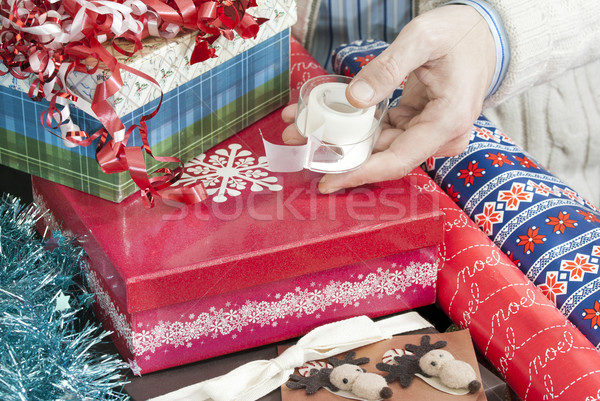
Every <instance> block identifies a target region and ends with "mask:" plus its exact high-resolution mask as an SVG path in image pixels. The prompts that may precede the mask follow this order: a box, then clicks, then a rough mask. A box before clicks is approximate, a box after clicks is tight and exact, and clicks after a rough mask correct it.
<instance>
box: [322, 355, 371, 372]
mask: <svg viewBox="0 0 600 401" xmlns="http://www.w3.org/2000/svg"><path fill="white" fill-rule="evenodd" d="M355 355H356V352H354V351H350V352H348V353H347V354H346V355H345V356H344V359H337V358H329V363H330V364H331V365H332V366H333V367H334V368H335V367H336V366H340V365H344V364H346V363H348V364H350V365H364V364H365V363H369V358H366V357H363V358H358V359H354V356H355Z"/></svg>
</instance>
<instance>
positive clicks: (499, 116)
mask: <svg viewBox="0 0 600 401" xmlns="http://www.w3.org/2000/svg"><path fill="white" fill-rule="evenodd" d="M486 1H487V2H488V3H489V4H491V5H492V6H493V7H494V8H495V9H496V10H497V11H498V13H499V14H500V16H501V17H502V20H503V23H504V27H505V29H506V32H507V35H508V40H509V44H510V51H511V60H510V64H509V66H508V70H507V74H506V77H505V78H504V80H503V82H502V85H501V86H500V88H499V89H498V91H497V92H496V93H495V94H494V95H493V96H491V97H490V98H489V99H488V100H487V101H486V102H485V104H484V107H485V108H486V110H485V111H484V114H485V115H486V116H487V117H488V118H490V119H491V120H492V121H493V122H495V123H496V124H497V125H498V126H500V127H501V128H502V129H503V130H504V131H505V132H506V133H507V134H508V135H509V136H510V137H512V138H513V139H514V140H515V141H516V142H517V143H519V144H520V145H521V146H523V147H524V148H525V149H526V150H527V151H528V152H530V153H531V154H532V155H533V156H534V157H535V158H536V159H537V160H538V161H539V162H540V163H541V164H542V165H544V166H546V167H547V168H548V169H549V170H550V171H551V172H552V173H554V174H555V175H557V176H558V177H560V178H561V179H562V180H563V181H565V183H567V184H568V185H570V186H571V187H573V189H575V190H577V191H578V192H579V193H580V194H581V195H583V196H584V197H586V198H588V199H589V200H590V201H592V202H594V203H595V204H596V205H600V1H598V0H486ZM444 2H445V0H420V1H419V0H416V1H415V2H414V9H415V10H416V14H417V15H418V14H421V13H423V12H425V11H427V10H430V9H432V8H434V7H437V6H439V5H440V4H443V3H444Z"/></svg>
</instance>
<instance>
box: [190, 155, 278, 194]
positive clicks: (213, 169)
mask: <svg viewBox="0 0 600 401" xmlns="http://www.w3.org/2000/svg"><path fill="white" fill-rule="evenodd" d="M228 148H229V150H227V149H223V148H221V149H217V150H216V151H215V154H213V155H211V156H209V157H208V160H206V154H201V155H200V156H198V157H197V158H194V159H193V160H191V161H190V162H189V163H188V164H187V165H186V169H185V171H184V173H183V175H182V177H181V180H180V182H181V184H182V185H184V186H187V185H193V184H195V183H196V182H198V180H202V182H203V184H204V187H205V188H206V193H207V194H208V195H213V197H212V200H213V201H215V202H218V203H223V202H225V201H227V199H228V196H240V195H241V194H242V191H244V190H246V189H247V188H248V187H249V188H250V190H251V191H252V192H260V191H262V190H263V189H265V188H266V189H269V190H271V191H274V192H276V191H281V190H282V189H283V187H282V186H281V185H279V184H277V177H274V176H271V175H269V174H270V171H269V168H268V166H269V165H268V162H267V158H266V157H264V156H260V157H258V160H257V158H256V157H255V156H254V155H253V154H252V152H250V151H249V150H245V149H242V145H239V144H237V143H232V144H230V145H229V146H228Z"/></svg>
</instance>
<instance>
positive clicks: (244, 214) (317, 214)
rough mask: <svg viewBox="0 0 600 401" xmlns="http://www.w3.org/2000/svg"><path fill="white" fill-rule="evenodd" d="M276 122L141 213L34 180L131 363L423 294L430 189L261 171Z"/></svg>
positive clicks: (290, 333) (142, 368) (432, 233)
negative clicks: (196, 187)
mask: <svg viewBox="0 0 600 401" xmlns="http://www.w3.org/2000/svg"><path fill="white" fill-rule="evenodd" d="M283 127H284V125H283V123H282V122H281V119H280V116H279V113H273V114H271V115H269V116H268V117H267V118H265V119H263V120H261V121H260V122H259V123H257V125H254V126H251V127H250V128H248V129H246V130H244V131H243V132H241V133H240V134H239V135H236V136H235V137H233V138H230V139H228V140H227V141H225V142H224V143H222V144H221V145H219V146H218V147H217V148H215V149H212V150H211V151H210V152H208V153H206V154H203V155H201V156H199V157H197V158H195V159H193V160H192V161H190V163H188V164H187V167H186V170H185V173H184V177H183V178H182V180H181V182H180V184H179V185H190V184H193V183H195V182H196V181H197V180H202V181H203V182H204V184H205V186H206V188H207V191H208V192H209V194H211V197H210V198H209V200H207V201H206V202H204V203H202V204H197V205H193V206H185V205H181V204H174V203H171V202H169V203H165V201H158V202H157V203H158V204H157V205H156V206H155V207H154V208H153V209H150V210H147V209H144V208H143V207H142V205H141V204H140V202H141V199H140V198H137V197H132V198H129V199H126V200H125V201H124V202H122V203H121V204H115V203H111V202H107V201H105V200H102V199H100V198H97V197H94V196H90V195H87V194H84V193H82V192H79V191H76V190H73V189H70V188H67V187H65V186H62V185H59V184H56V183H52V182H50V181H47V180H43V179H39V178H34V180H33V189H34V196H35V199H36V201H37V203H38V204H39V205H41V207H42V208H44V209H46V210H49V211H50V214H48V215H47V216H54V219H55V220H54V222H52V221H48V219H47V221H46V225H47V226H49V227H56V226H59V225H60V226H62V228H63V229H64V230H67V231H71V232H72V233H73V234H74V235H75V236H78V237H80V238H81V242H82V245H83V246H84V248H85V250H86V251H87V253H88V255H89V259H90V268H91V271H90V274H89V277H90V281H91V285H92V287H93V288H94V291H95V292H96V294H97V300H98V302H97V308H98V312H99V314H100V316H101V317H102V318H103V320H104V323H105V325H106V327H107V328H108V329H110V330H113V331H114V335H113V339H114V341H115V343H116V345H117V346H118V348H119V349H120V352H121V353H122V354H123V356H124V357H125V358H126V359H128V360H130V361H131V364H132V366H133V367H134V369H136V370H137V371H139V372H150V371H154V370H158V369H162V368H167V367H170V366H176V365H181V364H184V363H188V362H192V361H196V360H200V359H205V358H209V357H213V356H216V355H221V354H224V353H229V352H233V351H237V350H240V349H244V348H249V347H253V346H258V345H261V344H266V343H270V342H274V341H278V340H282V339H285V338H290V337H294V336H297V335H300V334H303V333H305V332H307V331H308V330H310V329H312V328H314V327H316V326H318V325H321V324H324V323H327V322H330V321H333V320H338V319H342V318H346V317H350V316H354V315H359V314H367V315H370V316H378V315H383V314H388V313H392V312H395V311H399V310H404V309H409V308H413V307H417V306H421V305H425V304H431V303H433V302H434V301H435V283H436V276H437V265H438V256H437V255H438V244H440V243H441V241H442V237H443V230H442V225H443V214H442V212H440V210H439V209H438V208H437V205H436V202H435V199H432V198H430V197H429V196H428V195H424V194H422V193H421V192H419V191H418V190H417V189H416V188H415V187H414V186H413V185H412V183H411V182H410V180H400V181H395V182H388V183H384V184H380V185H374V186H369V187H363V188H356V189H354V190H349V191H346V192H344V193H338V194H335V195H329V196H325V195H320V194H319V193H318V190H317V183H318V179H319V177H320V176H319V175H318V174H315V173H312V172H306V171H305V172H299V173H293V174H274V173H271V172H270V171H269V170H268V169H267V168H266V161H265V159H264V157H263V156H261V155H262V154H264V151H263V149H262V142H261V137H260V135H259V133H258V130H259V128H260V129H261V130H262V131H263V132H264V133H265V135H269V136H270V139H272V140H275V138H276V137H277V136H279V135H280V132H281V130H282V129H283ZM57 222H60V224H57ZM42 229H43V228H42Z"/></svg>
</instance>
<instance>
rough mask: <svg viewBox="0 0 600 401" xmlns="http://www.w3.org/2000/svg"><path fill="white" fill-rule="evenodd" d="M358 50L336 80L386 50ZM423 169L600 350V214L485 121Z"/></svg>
mask: <svg viewBox="0 0 600 401" xmlns="http://www.w3.org/2000/svg"><path fill="white" fill-rule="evenodd" d="M358 45H359V43H355V44H353V45H351V46H354V48H353V51H349V50H348V49H351V47H345V48H340V49H337V50H336V55H334V57H333V63H334V66H336V67H337V68H338V69H337V71H338V73H344V74H345V75H354V74H355V73H356V72H358V70H360V68H362V66H363V65H364V63H361V60H364V59H369V60H371V59H373V58H374V57H375V56H376V55H377V54H379V53H381V51H383V49H384V48H385V46H382V45H381V44H379V45H378V46H373V45H372V44H366V46H365V49H368V50H366V52H365V49H360V46H358ZM338 54H339V55H340V57H338ZM361 64H362V65H361ZM423 167H424V169H425V170H426V171H427V172H428V173H429V175H430V176H431V177H432V178H433V179H434V180H435V182H436V183H437V184H438V185H439V186H440V187H442V189H444V191H445V192H446V193H447V194H448V195H449V196H450V197H451V198H452V199H453V200H454V201H455V202H456V203H457V204H458V205H459V206H460V207H461V208H462V209H463V210H464V211H465V213H466V214H467V215H468V216H469V217H470V218H471V219H472V220H473V221H475V223H477V225H478V226H479V227H480V228H481V230H483V231H484V232H485V233H486V234H487V235H488V236H489V237H490V238H491V239H492V241H494V243H495V244H496V245H497V246H498V247H499V248H500V249H502V251H503V252H504V253H506V254H507V255H508V256H509V257H510V259H511V260H512V261H513V262H514V263H515V265H516V266H518V267H519V268H520V269H521V270H522V271H523V273H525V274H526V275H527V277H528V278H529V279H530V280H531V281H533V282H534V284H535V285H536V286H537V287H538V288H539V289H540V290H541V291H542V292H543V293H544V294H545V295H546V296H547V297H548V298H549V299H550V300H551V301H552V302H554V303H555V304H556V306H557V307H558V309H559V310H560V311H561V312H562V313H563V314H565V315H566V316H567V317H568V318H569V319H570V320H571V322H573V323H574V324H575V325H576V326H577V327H578V328H579V330H580V331H581V332H583V334H585V335H586V336H587V337H588V339H589V340H590V341H591V342H592V343H593V344H594V345H595V346H596V347H597V348H598V347H599V346H600V274H599V272H598V267H599V265H600V210H599V209H598V208H597V207H596V206H595V205H592V204H591V203H590V202H588V201H587V200H585V199H583V198H582V197H581V196H580V195H579V194H578V193H577V192H576V191H575V190H573V189H572V188H570V187H569V186H567V185H565V184H564V183H563V182H561V181H560V180H559V179H558V178H556V177H555V176H553V175H552V173H550V172H549V171H547V170H546V169H545V168H544V167H542V166H541V165H540V164H539V163H537V162H536V161H535V160H534V159H533V157H531V156H530V155H529V154H527V153H526V152H525V151H524V150H522V149H521V148H519V147H518V146H517V145H516V144H515V143H514V142H513V141H512V140H511V139H510V138H509V137H508V136H507V135H506V134H505V133H503V132H502V131H501V130H500V129H498V128H497V127H495V126H494V125H493V124H492V123H491V122H490V121H489V120H487V119H486V118H485V117H483V116H480V118H479V120H478V121H477V122H476V123H475V124H474V126H473V131H472V135H471V141H470V143H469V146H468V148H467V150H466V151H465V152H463V153H462V154H460V155H458V156H455V157H450V158H430V159H429V160H427V162H426V163H425V165H424V166H423Z"/></svg>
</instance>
